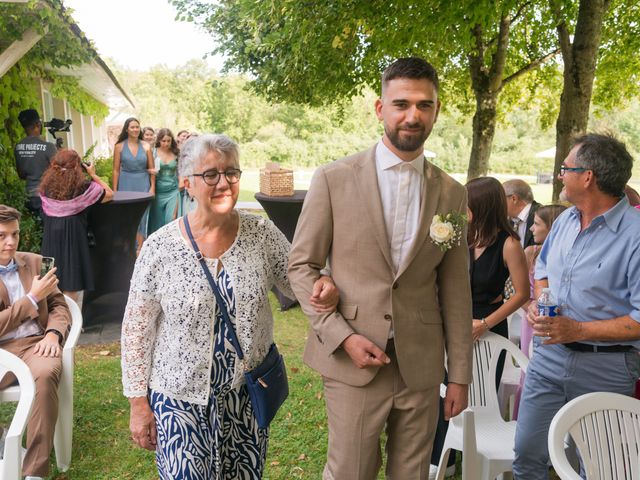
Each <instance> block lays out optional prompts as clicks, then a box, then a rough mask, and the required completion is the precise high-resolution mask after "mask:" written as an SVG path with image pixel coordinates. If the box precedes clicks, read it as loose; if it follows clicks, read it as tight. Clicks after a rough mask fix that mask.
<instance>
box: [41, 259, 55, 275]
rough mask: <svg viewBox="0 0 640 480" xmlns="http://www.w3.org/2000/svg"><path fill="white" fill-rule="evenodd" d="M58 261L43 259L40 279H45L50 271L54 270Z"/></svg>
mask: <svg viewBox="0 0 640 480" xmlns="http://www.w3.org/2000/svg"><path fill="white" fill-rule="evenodd" d="M55 262H56V259H55V258H53V257H42V265H41V266H40V277H44V276H45V275H46V274H47V272H49V270H51V269H52V268H53V265H54V264H55Z"/></svg>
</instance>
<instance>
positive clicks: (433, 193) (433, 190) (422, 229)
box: [396, 159, 441, 278]
mask: <svg viewBox="0 0 640 480" xmlns="http://www.w3.org/2000/svg"><path fill="white" fill-rule="evenodd" d="M439 176H440V175H439V173H438V172H437V171H436V170H435V169H433V168H431V164H430V163H429V162H428V161H427V160H426V159H425V161H424V182H423V186H422V202H421V203H420V222H419V224H418V233H417V234H416V236H415V237H414V239H413V243H412V244H411V248H410V249H409V252H408V253H407V256H406V257H405V259H404V261H403V262H402V264H401V265H400V268H399V269H398V273H397V275H396V278H397V277H399V276H400V275H402V273H403V272H404V271H405V270H406V269H407V268H408V267H409V265H411V262H412V261H413V259H414V258H415V256H416V255H417V254H418V252H419V251H420V249H421V248H422V246H423V245H424V242H425V240H426V239H427V235H428V234H429V228H430V226H431V220H432V219H433V216H434V215H435V214H436V211H437V209H438V202H439V200H440V188H441V187H440V181H439V180H440V179H439Z"/></svg>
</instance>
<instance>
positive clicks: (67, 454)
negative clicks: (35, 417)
mask: <svg viewBox="0 0 640 480" xmlns="http://www.w3.org/2000/svg"><path fill="white" fill-rule="evenodd" d="M58 400H59V403H58V420H57V421H56V429H55V433H54V435H53V448H54V449H55V452H56V463H57V465H58V470H60V471H61V472H66V471H67V470H69V466H70V465H71V451H72V438H73V368H70V369H66V371H65V369H64V368H63V371H62V378H61V379H60V385H59V386H58Z"/></svg>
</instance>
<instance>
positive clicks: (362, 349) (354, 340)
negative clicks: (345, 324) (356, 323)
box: [342, 333, 391, 368]
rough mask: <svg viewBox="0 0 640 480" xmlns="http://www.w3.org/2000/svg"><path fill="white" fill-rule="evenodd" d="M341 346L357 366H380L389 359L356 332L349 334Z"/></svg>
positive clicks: (373, 344)
mask: <svg viewBox="0 0 640 480" xmlns="http://www.w3.org/2000/svg"><path fill="white" fill-rule="evenodd" d="M342 348H343V349H344V351H345V352H347V354H348V355H349V356H350V357H351V361H352V362H353V363H354V364H355V365H356V367H358V368H367V367H382V366H383V365H386V364H388V363H389V362H390V361H391V360H390V359H389V357H387V355H386V354H385V353H384V352H383V351H382V350H381V349H380V348H379V347H378V346H377V345H376V344H375V343H373V342H372V341H371V340H369V339H368V338H367V337H363V336H362V335H358V334H357V333H353V334H351V335H349V336H348V337H347V338H346V339H345V340H344V342H342Z"/></svg>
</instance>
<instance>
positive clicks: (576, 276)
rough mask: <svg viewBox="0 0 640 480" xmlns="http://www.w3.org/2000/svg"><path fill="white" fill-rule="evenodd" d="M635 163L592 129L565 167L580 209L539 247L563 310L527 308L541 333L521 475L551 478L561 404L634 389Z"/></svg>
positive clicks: (524, 422) (637, 289) (639, 245)
mask: <svg viewBox="0 0 640 480" xmlns="http://www.w3.org/2000/svg"><path fill="white" fill-rule="evenodd" d="M632 166H633V159H632V158H631V155H630V154H629V152H628V151H627V150H626V148H625V146H624V144H622V143H621V142H619V141H618V140H616V139H614V138H612V137H610V136H606V135H598V134H587V135H584V136H581V137H579V138H577V139H576V140H575V141H574V143H573V148H572V149H571V151H570V152H569V155H568V156H567V158H566V159H565V161H564V163H563V164H562V166H561V168H560V179H561V180H562V183H563V184H564V192H565V195H566V198H567V199H568V200H569V201H570V202H571V203H573V204H574V205H575V206H574V207H572V208H569V209H567V210H566V211H565V212H564V213H563V214H562V215H561V216H560V217H558V219H557V220H556V221H555V223H554V224H553V227H552V229H551V232H550V233H549V236H548V237H547V240H546V241H545V243H544V246H543V247H542V250H541V252H540V255H539V257H538V260H537V263H536V271H535V279H536V280H535V291H536V297H537V296H538V295H539V294H540V292H541V290H542V288H545V287H549V288H550V289H551V292H552V294H553V296H554V298H555V299H556V301H557V304H558V305H559V306H560V313H561V315H560V316H557V317H540V316H538V315H537V313H536V312H537V305H536V304H535V302H533V305H532V306H531V307H530V309H529V322H530V323H531V325H532V326H533V328H534V335H536V338H535V340H534V355H533V356H532V358H531V363H530V364H529V368H528V370H527V376H526V380H525V387H524V392H523V396H522V401H521V406H520V411H519V414H518V425H517V429H516V442H515V453H516V459H515V462H514V464H513V472H514V474H515V477H516V478H518V479H526V480H537V479H548V478H549V472H548V470H549V469H548V461H549V453H548V447H547V434H548V431H549V425H550V423H551V420H552V418H553V416H554V415H555V414H556V412H557V411H558V410H559V409H560V408H561V407H562V406H563V405H564V404H566V403H567V402H568V401H569V400H572V399H573V398H576V397H578V396H580V395H583V394H585V393H589V392H595V391H606V392H616V393H621V394H624V395H633V392H634V385H635V383H636V380H637V379H638V377H639V376H640V356H639V355H638V349H639V348H640V273H639V272H640V211H638V210H636V209H634V208H633V207H631V206H630V204H629V201H628V199H627V197H626V196H625V195H624V188H625V184H626V183H627V181H628V180H629V178H630V177H631V168H632Z"/></svg>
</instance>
